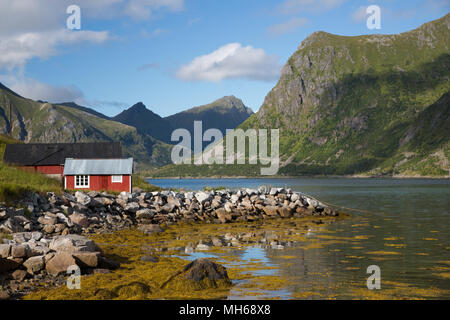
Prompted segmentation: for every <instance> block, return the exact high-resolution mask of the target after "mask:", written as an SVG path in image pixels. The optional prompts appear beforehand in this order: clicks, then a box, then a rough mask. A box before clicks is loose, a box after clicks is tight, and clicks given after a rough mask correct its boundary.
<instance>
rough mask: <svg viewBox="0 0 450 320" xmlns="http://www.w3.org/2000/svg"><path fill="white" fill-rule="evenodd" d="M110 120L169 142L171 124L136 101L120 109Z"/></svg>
mask: <svg viewBox="0 0 450 320" xmlns="http://www.w3.org/2000/svg"><path fill="white" fill-rule="evenodd" d="M112 120H114V121H117V122H120V123H123V124H127V125H130V126H133V127H135V128H136V129H137V130H138V131H139V132H141V133H144V134H148V135H150V136H152V137H154V138H155V139H158V140H161V141H164V142H166V143H168V142H170V135H171V133H172V126H171V125H170V123H168V122H167V121H166V120H165V119H163V118H162V117H161V116H159V115H158V114H156V113H154V112H153V111H151V110H149V109H147V108H146V106H145V105H144V104H143V103H142V102H138V103H136V104H135V105H133V106H132V107H130V108H129V109H127V110H124V111H122V112H121V113H119V114H118V115H117V116H115V117H113V118H112Z"/></svg>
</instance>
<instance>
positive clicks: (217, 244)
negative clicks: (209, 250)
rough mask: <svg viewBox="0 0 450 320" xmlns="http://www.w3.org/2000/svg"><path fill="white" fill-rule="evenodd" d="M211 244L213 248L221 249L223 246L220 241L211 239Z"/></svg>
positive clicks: (214, 238)
mask: <svg viewBox="0 0 450 320" xmlns="http://www.w3.org/2000/svg"><path fill="white" fill-rule="evenodd" d="M211 242H212V244H213V246H215V247H222V246H223V243H222V241H221V240H220V239H219V238H216V237H213V238H212V239H211Z"/></svg>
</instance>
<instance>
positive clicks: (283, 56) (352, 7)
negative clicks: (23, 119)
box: [0, 0, 450, 116]
mask: <svg viewBox="0 0 450 320" xmlns="http://www.w3.org/2000/svg"><path fill="white" fill-rule="evenodd" d="M93 2H94V3H95V4H93ZM70 4H76V5H79V7H80V8H81V23H82V25H81V30H67V28H66V19H67V17H68V16H69V15H68V14H66V12H65V9H66V8H67V6H68V5H70ZM370 5H378V6H380V8H381V29H380V30H369V29H368V28H367V26H366V17H367V16H368V15H366V14H365V8H366V7H368V6H370ZM449 9H450V1H449V0H413V1H395V0H381V1H373V0H372V1H367V0H362V1H350V0H347V1H346V0H284V1H273V0H239V1H238V0H220V1H219V0H97V1H87V0H79V1H77V0H58V1H56V0H0V52H3V53H2V54H1V55H2V56H3V57H0V81H1V82H2V83H4V84H5V85H7V86H10V87H11V88H12V89H13V90H16V91H17V92H18V93H20V94H22V95H23V96H25V97H30V98H33V99H42V100H48V101H51V102H62V101H69V100H74V101H76V102H77V103H80V104H82V105H85V106H90V107H93V108H94V109H96V110H98V111H100V112H103V113H105V114H106V115H109V116H113V115H115V114H117V113H119V112H121V111H122V110H124V109H125V108H128V107H129V106H131V105H132V104H134V103H136V102H138V101H142V102H143V103H144V104H145V105H146V106H147V107H148V108H149V109H151V110H152V111H154V112H156V113H158V114H160V115H162V116H168V115H170V114H173V113H176V112H179V111H182V110H184V109H186V108H189V107H193V106H197V105H202V104H206V103H209V102H212V101H213V100H216V99H218V98H220V97H222V96H225V95H235V96H236V97H239V98H241V99H242V100H243V102H244V103H245V104H246V105H247V106H249V107H250V108H252V109H253V110H254V111H256V110H258V109H259V107H260V106H261V104H262V103H263V101H264V97H265V95H266V94H267V93H268V92H269V91H270V90H271V89H272V88H273V86H274V85H275V84H276V81H277V79H278V75H279V71H280V68H281V67H282V65H284V63H285V62H286V60H287V59H288V58H289V56H290V55H291V54H293V53H294V52H295V50H296V48H297V47H298V46H299V45H300V43H301V41H302V40H304V39H305V38H306V37H307V36H308V35H309V34H311V33H312V32H314V31H318V30H323V31H327V32H330V33H335V34H340V35H359V34H371V33H383V34H391V33H399V32H404V31H408V30H411V29H413V28H416V27H418V26H420V25H421V24H422V23H424V22H427V21H430V20H434V19H437V18H440V17H442V16H444V15H445V14H446V13H448V12H449ZM11 17H14V20H11V21H9V20H8V19H11ZM2 21H3V22H2ZM18 44H20V45H18Z"/></svg>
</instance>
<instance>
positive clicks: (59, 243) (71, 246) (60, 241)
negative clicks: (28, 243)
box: [49, 234, 97, 253]
mask: <svg viewBox="0 0 450 320" xmlns="http://www.w3.org/2000/svg"><path fill="white" fill-rule="evenodd" d="M49 247H50V249H52V250H54V251H57V252H67V253H73V252H95V251H97V247H96V245H95V243H94V241H92V240H90V239H88V238H86V237H83V236H80V235H77V234H68V235H65V236H58V237H55V238H53V239H52V241H51V242H50V245H49Z"/></svg>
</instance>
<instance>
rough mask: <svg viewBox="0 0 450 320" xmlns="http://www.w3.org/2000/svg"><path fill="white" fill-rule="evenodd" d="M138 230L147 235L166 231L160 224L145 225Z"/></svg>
mask: <svg viewBox="0 0 450 320" xmlns="http://www.w3.org/2000/svg"><path fill="white" fill-rule="evenodd" d="M138 229H139V230H140V231H142V232H144V233H146V234H152V233H160V232H164V229H163V228H161V226H160V225H158V224H145V225H141V226H139V228H138Z"/></svg>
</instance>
